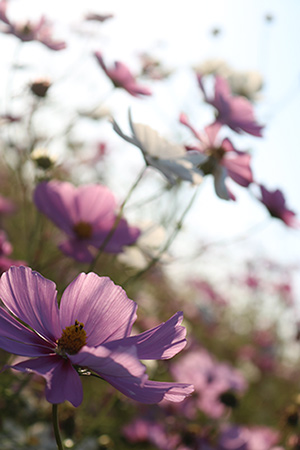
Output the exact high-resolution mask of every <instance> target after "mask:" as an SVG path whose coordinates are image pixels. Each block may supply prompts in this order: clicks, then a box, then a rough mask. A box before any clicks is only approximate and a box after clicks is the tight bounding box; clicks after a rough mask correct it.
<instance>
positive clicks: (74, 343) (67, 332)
mask: <svg viewBox="0 0 300 450" xmlns="http://www.w3.org/2000/svg"><path fill="white" fill-rule="evenodd" d="M83 327H84V325H83V323H81V322H78V320H75V325H71V326H70V327H66V328H65V329H64V330H63V332H62V335H61V338H60V339H58V341H57V349H56V353H58V354H59V355H65V354H66V353H69V354H70V355H75V353H78V352H79V350H80V349H81V348H82V347H83V346H84V345H85V344H86V332H85V330H84V328H83Z"/></svg>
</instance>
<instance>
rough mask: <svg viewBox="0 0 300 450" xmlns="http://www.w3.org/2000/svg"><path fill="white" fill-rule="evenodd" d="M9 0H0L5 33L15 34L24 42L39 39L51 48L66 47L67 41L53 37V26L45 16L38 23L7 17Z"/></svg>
mask: <svg viewBox="0 0 300 450" xmlns="http://www.w3.org/2000/svg"><path fill="white" fill-rule="evenodd" d="M6 9H7V1H6V0H1V1H0V21H2V22H4V23H5V28H4V30H3V31H4V33H7V34H13V35H14V36H16V37H17V38H19V39H20V40H21V41H23V42H30V41H38V42H41V43H42V44H44V45H46V47H48V48H50V49H51V50H63V49H64V48H66V43H65V42H62V41H55V40H53V38H52V27H51V25H50V24H49V23H48V22H47V20H46V19H45V17H41V19H40V20H39V21H38V22H37V23H31V22H29V21H28V22H25V23H13V22H11V21H10V20H9V18H8V17H7V11H6Z"/></svg>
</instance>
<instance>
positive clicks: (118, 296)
mask: <svg viewBox="0 0 300 450" xmlns="http://www.w3.org/2000/svg"><path fill="white" fill-rule="evenodd" d="M136 308H137V305H136V303H135V302H133V301H132V300H129V298H128V297H127V295H126V293H125V291H124V290H123V289H122V288H121V287H120V286H116V285H115V284H114V283H113V282H112V281H111V280H110V279H109V278H107V277H99V276H98V275H96V274H95V273H88V274H85V273H81V274H80V275H78V277H77V278H76V279H75V280H74V281H73V282H72V283H71V284H69V286H68V287H67V288H66V290H65V291H64V293H63V296H62V299H61V304H60V318H61V324H62V327H63V328H65V327H67V326H70V325H73V324H74V323H75V320H78V321H79V322H82V323H83V324H84V329H85V331H86V334H87V345H89V346H91V347H92V346H98V345H100V344H102V343H104V342H106V341H110V340H115V339H119V338H123V337H125V336H128V335H129V334H130V332H131V328H132V324H133V323H134V321H135V319H136Z"/></svg>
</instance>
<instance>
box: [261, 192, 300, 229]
mask: <svg viewBox="0 0 300 450" xmlns="http://www.w3.org/2000/svg"><path fill="white" fill-rule="evenodd" d="M259 187H260V192H261V198H260V199H259V200H260V201H261V202H262V203H263V204H264V205H265V207H266V208H267V210H268V211H269V213H270V215H271V216H272V217H275V218H277V219H280V220H282V221H283V222H284V223H285V224H286V225H287V226H288V227H291V228H299V226H300V222H299V221H298V220H297V218H296V214H295V213H294V212H293V211H291V210H290V209H288V208H287V207H286V204H285V197H284V195H283V193H282V192H281V191H280V190H279V189H275V191H269V190H268V189H266V188H265V187H264V186H263V185H259Z"/></svg>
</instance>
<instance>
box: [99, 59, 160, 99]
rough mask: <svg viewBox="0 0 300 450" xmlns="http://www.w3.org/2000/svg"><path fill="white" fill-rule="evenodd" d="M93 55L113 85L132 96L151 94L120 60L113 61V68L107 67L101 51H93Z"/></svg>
mask: <svg viewBox="0 0 300 450" xmlns="http://www.w3.org/2000/svg"><path fill="white" fill-rule="evenodd" d="M95 56H96V58H97V60H98V62H99V64H100V66H101V67H102V69H103V70H104V72H105V73H106V75H107V76H108V78H110V79H111V81H112V82H113V84H114V86H115V87H120V88H123V89H125V91H127V92H129V94H131V95H133V97H140V96H141V95H152V92H151V91H150V89H148V88H147V87H145V86H142V85H140V84H139V83H138V82H137V81H136V80H135V78H134V76H133V75H132V73H131V72H130V70H129V69H128V67H127V66H126V65H125V64H123V63H122V62H120V61H115V65H114V67H113V68H111V69H109V68H107V66H106V64H105V63H104V60H103V57H102V53H101V52H95Z"/></svg>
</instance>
